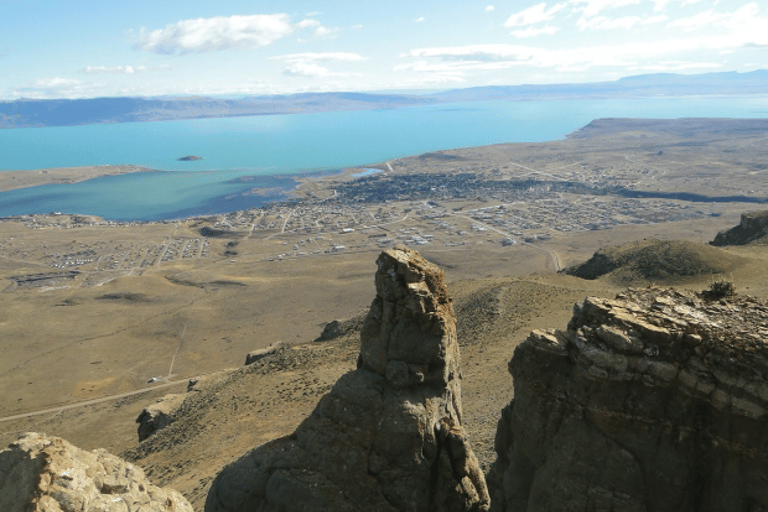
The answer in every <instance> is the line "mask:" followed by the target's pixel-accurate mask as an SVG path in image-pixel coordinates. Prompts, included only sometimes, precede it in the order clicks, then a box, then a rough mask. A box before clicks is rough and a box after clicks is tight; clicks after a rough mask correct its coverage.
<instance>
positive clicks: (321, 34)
mask: <svg viewBox="0 0 768 512" xmlns="http://www.w3.org/2000/svg"><path fill="white" fill-rule="evenodd" d="M339 31H340V29H338V28H328V27H322V26H321V27H317V28H316V29H315V37H317V38H320V39H336V38H337V37H339Z"/></svg>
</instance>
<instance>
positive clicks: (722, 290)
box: [704, 280, 736, 299]
mask: <svg viewBox="0 0 768 512" xmlns="http://www.w3.org/2000/svg"><path fill="white" fill-rule="evenodd" d="M704 293H705V294H706V295H707V296H708V297H709V298H711V299H722V298H723V297H732V296H734V295H736V288H735V287H734V286H733V283H732V282H731V281H725V280H720V281H715V282H714V283H712V284H710V285H709V289H708V290H707V291H705V292H704Z"/></svg>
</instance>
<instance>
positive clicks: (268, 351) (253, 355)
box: [245, 343, 282, 366]
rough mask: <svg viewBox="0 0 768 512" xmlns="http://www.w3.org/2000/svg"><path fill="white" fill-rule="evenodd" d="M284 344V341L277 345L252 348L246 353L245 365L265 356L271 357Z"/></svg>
mask: <svg viewBox="0 0 768 512" xmlns="http://www.w3.org/2000/svg"><path fill="white" fill-rule="evenodd" d="M281 346H282V343H278V344H276V345H270V346H268V347H266V348H259V349H256V350H251V351H250V352H248V353H247V354H246V355H245V365H246V366H248V365H249V364H253V363H255V362H257V361H261V360H262V359H264V358H265V357H269V356H271V355H274V354H275V352H277V350H278V349H279V348H280V347H281Z"/></svg>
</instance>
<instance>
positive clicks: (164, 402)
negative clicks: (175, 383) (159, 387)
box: [136, 394, 186, 442]
mask: <svg viewBox="0 0 768 512" xmlns="http://www.w3.org/2000/svg"><path fill="white" fill-rule="evenodd" d="M184 398H186V395H178V394H171V395H165V396H164V397H162V398H159V399H158V400H157V401H156V402H155V403H153V404H151V405H148V406H147V407H145V408H144V410H143V411H141V414H139V416H138V417H137V418H136V423H138V424H139V426H138V429H137V430H138V433H139V442H141V441H143V440H145V439H146V438H148V437H149V436H151V435H152V434H154V433H155V432H157V431H158V430H160V429H162V428H165V427H167V426H168V425H170V424H171V423H173V420H174V415H175V414H176V412H177V411H178V410H179V407H181V404H182V402H184Z"/></svg>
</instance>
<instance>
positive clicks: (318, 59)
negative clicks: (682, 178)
mask: <svg viewBox="0 0 768 512" xmlns="http://www.w3.org/2000/svg"><path fill="white" fill-rule="evenodd" d="M764 68H768V3H766V2H763V1H759V2H758V1H748V0H719V1H718V0H564V1H560V2H549V1H548V2H537V1H506V2H501V1H499V2H491V1H485V2H479V1H473V0H462V1H459V2H457V1H451V0H443V1H432V0H421V1H413V0H411V1H401V0H389V1H388V2H381V1H377V2H368V1H362V0H349V1H340V0H325V1H321V0H315V1H310V0H306V1H294V2H276V1H270V0H259V1H254V0H250V1H243V0H205V1H198V0H180V1H177V0H154V1H146V0H131V1H127V0H126V1H114V0H100V1H93V0H71V1H68V2H63V1H61V0H57V1H50V0H0V99H3V100H13V99H17V98H21V97H26V98H80V97H103V96H137V95H141V96H154V95H203V94H228V95H236V96H239V95H247V94H287V93H296V92H308V91H384V90H403V91H413V90H417V89H425V90H445V89H452V88H462V87H472V86H479V85H519V84H526V83H564V82H594V81H604V80H615V79H618V78H620V77H623V76H629V75H637V74H645V73H657V72H675V73H703V72H717V71H739V72H746V71H752V70H755V69H764Z"/></svg>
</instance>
